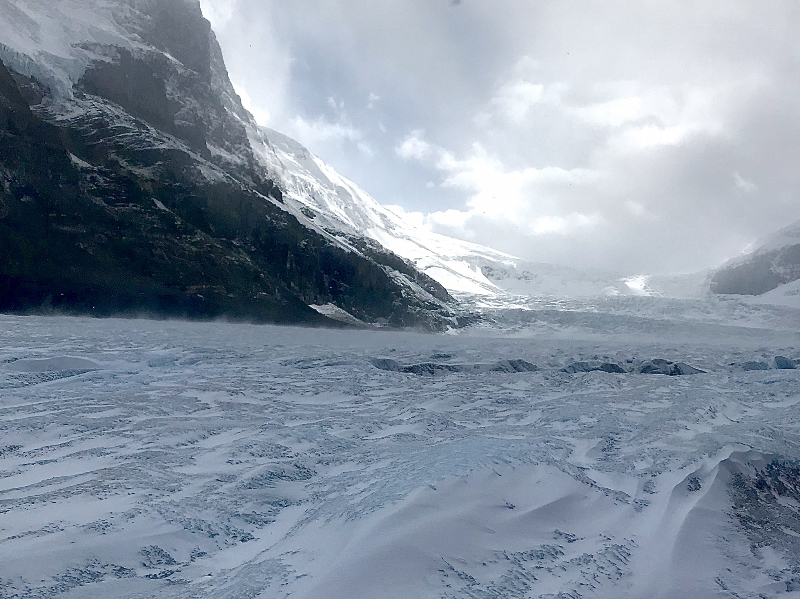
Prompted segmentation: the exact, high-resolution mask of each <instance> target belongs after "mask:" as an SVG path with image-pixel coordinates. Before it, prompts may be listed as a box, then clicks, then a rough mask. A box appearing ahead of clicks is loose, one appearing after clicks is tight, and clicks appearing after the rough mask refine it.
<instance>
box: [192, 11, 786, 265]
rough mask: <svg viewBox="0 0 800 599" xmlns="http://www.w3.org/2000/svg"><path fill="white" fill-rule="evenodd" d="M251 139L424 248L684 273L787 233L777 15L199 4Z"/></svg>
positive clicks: (782, 40)
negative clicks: (268, 131) (322, 165)
mask: <svg viewBox="0 0 800 599" xmlns="http://www.w3.org/2000/svg"><path fill="white" fill-rule="evenodd" d="M201 4H202V7H203V11H204V14H205V15H206V17H207V18H209V20H210V21H211V23H212V26H213V28H214V30H215V32H216V35H217V38H218V40H219V42H220V45H221V46H222V49H223V53H224V55H225V59H226V63H227V66H228V71H229V73H230V77H231V80H232V81H233V83H234V85H235V86H236V88H237V91H238V92H239V93H240V95H241V97H242V100H243V103H244V104H245V106H246V107H247V108H248V109H249V110H250V111H251V112H252V113H253V114H254V116H255V117H256V119H257V120H258V121H259V123H260V124H262V125H265V126H268V127H271V128H273V129H276V130H278V131H281V132H283V133H285V134H287V135H290V136H291V137H294V138H295V139H297V140H298V141H300V142H301V143H303V144H304V145H306V146H307V147H308V148H309V149H310V150H311V151H312V152H314V153H315V154H317V155H318V156H320V157H321V158H322V159H323V160H325V161H326V162H328V163H330V164H331V165H333V166H334V167H335V168H336V169H337V170H338V171H339V172H340V173H342V174H343V175H345V176H346V177H348V178H350V179H351V180H353V181H354V182H356V183H357V184H358V185H359V186H361V187H362V188H363V189H365V190H366V191H367V192H369V193H370V194H371V195H372V196H373V197H375V199H377V200H378V201H379V202H380V203H381V204H384V205H387V206H393V207H394V210H395V211H398V212H405V213H407V216H408V218H409V219H411V220H412V221H413V222H416V223H418V224H419V225H420V226H423V227H426V228H428V229H431V230H433V231H436V232H439V233H443V234H446V235H451V236H453V237H458V238H461V239H466V240H469V241H474V242H477V243H481V244H484V245H488V246H490V247H494V248H496V249H499V250H502V251H506V252H509V253H511V254H515V255H517V256H520V257H522V258H525V259H528V260H532V261H537V262H551V263H556V264H565V265H568V266H573V267H579V268H580V267H585V268H602V269H606V270H610V269H613V270H624V271H626V272H640V273H648V274H653V273H667V272H693V271H697V270H700V269H704V268H709V267H714V266H717V265H719V264H721V263H722V262H724V261H725V260H726V259H728V258H731V257H734V256H737V255H739V254H741V253H742V252H745V251H747V250H748V249H752V248H753V247H754V244H756V243H757V242H758V240H759V239H760V238H762V237H764V236H765V235H768V234H770V233H771V232H773V231H775V230H777V229H779V228H781V227H783V226H786V225H788V224H791V223H793V222H795V221H798V220H800V167H799V166H798V165H800V102H799V101H798V99H799V96H800V93H798V92H800V36H798V35H797V32H798V31H800V3H798V2H796V1H795V0H786V1H781V0H765V2H758V3H755V2H751V1H750V0H747V1H740V0H725V2H719V0H692V1H684V0H669V1H666V0H665V1H632V0H626V1H614V0H607V1H605V2H602V3H599V2H593V1H589V0H583V1H578V0H542V1H526V0H381V1H380V2H374V1H370V0H303V1H302V2H287V1H286V0H201Z"/></svg>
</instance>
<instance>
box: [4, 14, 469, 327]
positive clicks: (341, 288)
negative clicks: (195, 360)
mask: <svg viewBox="0 0 800 599" xmlns="http://www.w3.org/2000/svg"><path fill="white" fill-rule="evenodd" d="M120 6H121V7H124V6H125V2H123V0H120ZM125 19H128V20H129V21H130V22H127V21H125ZM120 21H121V22H125V23H127V25H126V26H128V27H129V29H130V30H131V31H134V32H135V33H136V34H137V35H138V36H139V38H140V39H141V40H143V42H144V43H145V44H150V45H151V48H150V49H148V48H147V47H144V49H143V48H139V47H137V48H136V49H125V48H120V47H115V46H93V47H92V48H91V51H92V52H93V53H94V54H95V55H97V56H100V57H102V59H99V60H97V61H96V62H95V63H93V64H92V65H90V66H89V68H88V69H87V71H86V72H85V74H84V76H83V77H82V78H81V79H80V81H79V83H78V84H77V85H76V88H75V97H74V98H63V97H60V96H59V97H56V96H53V95H51V94H50V91H49V90H48V89H47V88H45V87H44V86H42V85H40V84H39V83H38V82H37V81H35V80H33V79H27V78H25V77H23V76H22V75H20V74H18V73H11V72H9V70H8V69H7V68H6V67H5V66H3V65H2V63H0V240H2V243H0V310H4V311H39V310H58V311H63V312H68V313H88V314H97V315H113V314H150V315H164V316H176V317H189V318H215V317H220V316H225V317H229V318H233V319H244V320H249V321H256V322H283V323H308V324H314V325H322V324H324V325H331V326H342V325H341V324H337V323H335V322H334V321H332V320H331V319H328V318H326V317H324V316H322V315H321V314H319V313H317V312H316V311H314V310H312V309H311V308H309V307H308V304H327V303H333V304H336V305H337V306H339V307H340V308H342V309H344V310H346V311H348V312H349V313H351V314H352V315H353V316H355V317H356V318H358V319H359V320H362V321H364V322H368V323H375V322H381V323H386V324H388V325H390V326H394V327H418V328H423V329H428V330H441V329H443V328H446V327H448V326H452V325H455V326H457V325H458V320H457V319H455V318H454V317H452V316H451V313H450V311H449V308H448V307H447V302H450V301H452V300H451V298H450V296H449V295H448V294H447V292H446V290H444V288H442V287H441V286H440V285H439V284H438V283H436V282H435V281H432V280H431V279H429V278H428V277H426V276H425V275H424V274H423V273H420V272H419V271H417V270H416V269H414V268H413V267H412V266H411V265H409V264H408V263H407V262H405V261H404V260H402V259H401V258H399V257H397V256H395V255H394V254H391V253H390V252H388V251H386V250H384V249H383V248H377V247H374V246H372V245H370V244H368V243H366V242H365V243H364V244H363V248H362V250H363V251H359V250H358V248H356V250H355V251H350V250H348V249H345V248H344V247H343V246H342V245H340V244H336V243H335V242H333V241H332V240H331V239H329V238H327V237H325V236H323V235H322V234H321V233H319V232H317V231H315V230H312V229H309V228H306V227H305V226H303V225H302V224H301V223H300V222H298V220H297V219H296V218H295V217H294V216H292V215H291V214H289V213H288V212H286V211H284V210H283V209H282V208H281V203H280V200H281V197H282V193H281V190H280V189H279V188H278V187H277V186H276V185H275V183H274V182H272V181H270V180H269V179H267V178H265V176H264V174H263V171H261V170H259V169H258V168H256V167H255V159H254V157H253V154H252V150H251V148H250V146H249V141H248V139H247V132H246V129H245V127H244V125H243V124H242V121H243V120H244V119H248V118H250V117H249V115H248V114H247V113H246V111H244V109H243V108H242V106H241V102H240V101H239V99H238V97H237V96H236V94H235V92H234V91H233V88H232V86H231V84H230V81H229V80H228V78H227V73H226V72H225V70H224V63H223V61H222V55H221V52H220V51H219V46H218V45H217V44H216V40H215V39H214V36H213V33H212V32H211V30H210V25H209V24H208V21H206V20H205V19H204V18H203V17H202V14H201V12H200V8H199V4H198V3H197V2H195V1H193V0H136V1H135V2H133V1H132V2H131V3H130V7H128V8H126V9H125V10H122V9H121V12H120ZM157 50H160V51H157ZM164 52H167V53H168V55H165V54H164ZM29 105H30V106H29ZM418 289H422V290H423V292H417V291H416V290H418Z"/></svg>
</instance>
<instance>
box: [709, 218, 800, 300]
mask: <svg viewBox="0 0 800 599" xmlns="http://www.w3.org/2000/svg"><path fill="white" fill-rule="evenodd" d="M799 279H800V222H796V223H794V224H792V225H789V226H788V227H785V228H783V229H781V230H780V231H778V232H776V233H774V234H773V235H771V236H769V237H767V238H766V239H763V240H762V241H761V242H759V244H758V247H757V249H755V250H754V251H752V252H750V253H748V254H746V255H744V256H740V257H738V258H734V259H733V260H730V261H729V262H727V263H726V264H724V265H722V266H721V267H720V268H719V269H718V270H717V271H716V272H715V273H714V274H713V276H712V278H711V291H712V293H718V294H736V295H759V296H760V295H763V294H766V293H767V292H772V291H773V290H776V292H775V293H772V295H773V296H775V295H776V293H779V288H781V287H782V286H784V285H787V284H790V283H793V282H795V281H797V280H799ZM776 297H777V296H776Z"/></svg>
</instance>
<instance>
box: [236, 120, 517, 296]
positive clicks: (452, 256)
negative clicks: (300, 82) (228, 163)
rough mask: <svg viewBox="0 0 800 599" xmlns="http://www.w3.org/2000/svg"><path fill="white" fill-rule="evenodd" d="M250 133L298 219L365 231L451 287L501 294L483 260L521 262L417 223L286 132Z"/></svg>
mask: <svg viewBox="0 0 800 599" xmlns="http://www.w3.org/2000/svg"><path fill="white" fill-rule="evenodd" d="M248 135H249V138H250V142H251V146H252V148H253V151H254V153H255V155H256V158H257V159H258V160H259V161H260V163H261V164H262V165H263V167H264V168H265V169H266V171H267V173H268V175H269V176H270V177H273V178H275V179H276V180H277V181H279V182H280V184H281V186H282V188H283V192H284V193H283V197H284V201H285V202H286V205H287V208H288V209H290V210H291V211H292V212H293V213H295V214H296V215H297V216H298V218H300V219H301V220H304V221H305V222H306V223H308V224H309V226H314V227H319V228H321V229H323V230H325V231H326V232H328V233H329V234H332V235H334V236H337V237H340V238H345V239H346V238H348V237H350V236H360V235H366V236H367V237H369V238H370V239H372V240H373V241H375V242H377V243H378V244H380V245H381V246H383V247H385V248H386V249H389V250H390V251H392V252H394V253H396V254H397V255H399V256H402V257H403V258H405V259H406V260H409V261H411V262H412V263H414V265H415V266H416V267H417V268H418V269H420V270H422V271H423V272H425V273H426V274H427V275H429V276H430V277H431V278H433V279H435V280H437V281H438V282H439V283H441V284H442V285H444V287H446V288H447V289H448V290H449V291H454V292H464V293H474V294H482V295H486V294H488V295H499V294H502V293H503V290H502V289H500V288H499V287H498V286H497V285H495V284H494V283H493V282H491V281H490V280H489V279H488V278H487V277H486V276H485V275H484V274H483V272H482V271H481V267H480V266H479V263H486V264H493V265H495V266H498V267H499V266H504V267H506V268H514V267H515V266H516V265H517V264H519V263H521V262H522V261H521V260H520V259H519V258H517V257H515V256H512V255H510V254H505V253H503V252H499V251H497V250H493V249H491V248H487V247H484V246H481V245H478V244H475V243H470V242H468V241H462V240H458V239H454V238H451V237H447V236H444V235H440V234H438V233H434V232H432V231H429V230H427V229H424V228H419V227H417V226H416V225H414V224H412V223H410V222H409V221H408V220H407V219H406V218H404V217H403V216H402V215H399V214H397V213H395V212H393V211H392V210H389V209H388V208H385V207H384V206H381V205H380V204H379V203H378V202H377V201H376V200H375V199H374V198H373V197H372V196H370V195H369V194H368V193H367V192H365V191H364V190H362V189H361V188H360V187H359V186H358V185H356V184H355V183H353V182H352V181H350V180H349V179H347V178H346V177H343V176H342V175H340V174H339V173H338V172H336V170H335V169H334V168H333V167H332V166H330V165H329V164H327V163H326V162H324V161H323V160H321V159H320V158H319V157H317V156H315V155H314V154H312V153H311V152H310V151H309V150H308V149H307V148H305V147H304V146H303V145H302V144H300V143H298V142H297V141H295V140H293V139H291V138H289V137H287V136H286V135H284V134H282V133H279V132H277V131H274V130H272V129H268V128H266V127H256V126H253V125H251V126H249V127H248Z"/></svg>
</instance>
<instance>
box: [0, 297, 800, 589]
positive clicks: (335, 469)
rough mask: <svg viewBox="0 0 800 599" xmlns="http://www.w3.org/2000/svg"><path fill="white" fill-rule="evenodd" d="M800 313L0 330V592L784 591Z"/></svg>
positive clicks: (798, 480)
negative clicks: (671, 366)
mask: <svg viewBox="0 0 800 599" xmlns="http://www.w3.org/2000/svg"><path fill="white" fill-rule="evenodd" d="M798 323H800V313H799V312H798V310H797V308H792V307H785V306H778V305H766V304H754V303H749V302H746V301H743V300H733V299H729V298H725V299H714V298H707V299H704V300H694V301H693V300H675V299H668V298H657V297H646V296H645V297H634V296H627V297H626V296H617V297H608V296H606V297H601V298H596V299H595V300H591V301H589V300H581V299H573V300H563V301H560V302H555V303H554V302H550V301H547V300H544V299H542V298H538V299H534V298H531V299H530V300H529V301H528V303H527V304H524V305H523V304H520V305H517V306H507V307H505V308H498V307H484V308H483V318H482V320H481V321H480V322H479V323H476V324H474V325H472V326H470V327H467V328H465V329H461V330H458V331H455V330H454V331H451V332H450V333H449V334H437V335H432V334H419V333H410V332H389V331H377V330H376V331H332V330H316V329H309V328H292V327H278V326H255V325H242V324H227V323H222V322H219V323H202V324H201V323H186V322H178V321H148V320H119V319H104V320H101V319H84V318H74V317H61V316H52V317H41V316H27V317H26V316H0V338H1V341H2V343H1V344H0V347H2V350H0V597H2V598H3V599H10V598H12V597H13V598H19V597H37V598H44V597H48V598H50V597H58V598H59V599H68V598H77V597H81V598H85V597H120V598H131V599H132V598H145V597H147V598H189V597H192V598H194V597H209V598H211V597H213V598H245V597H249V598H254V597H259V598H262V599H272V598H288V597H293V598H296V597H301V598H309V599H310V598H340V597H350V598H373V597H418V598H437V599H438V598H466V597H469V598H476V597H477V598H488V597H536V598H540V597H541V598H544V597H547V598H553V597H562V598H564V597H617V598H627V597H629V598H637V597H664V598H667V597H669V598H672V597H675V598H677V597H696V598H706V597H708V598H711V597H752V598H756V597H782V596H787V597H789V596H795V595H796V594H797V592H799V591H800V574H799V573H798V568H799V567H800V564H798V561H797V560H798V555H800V444H799V443H800V436H799V435H798V422H800V384H799V383H800V369H796V368H786V367H785V366H786V364H787V363H788V364H790V365H795V364H800V335H799V334H798V327H797V324H798ZM776 356H781V357H783V358H784V360H785V361H783V362H776ZM654 359H664V360H667V361H672V362H684V363H686V364H690V365H692V366H693V367H696V368H697V369H699V370H702V371H704V372H703V373H701V374H693V375H691V376H665V375H659V374H645V373H644V372H646V370H645V369H642V368H637V365H639V364H642V363H643V361H647V360H654ZM380 360H384V362H385V363H389V362H390V361H393V362H396V363H398V364H401V365H409V364H420V363H435V364H439V365H442V366H446V365H460V366H462V367H463V366H464V365H470V364H472V365H486V364H498V363H499V364H502V363H505V364H510V363H511V362H512V361H514V360H524V361H525V362H526V363H528V364H530V365H535V367H536V368H535V370H534V369H528V368H527V367H526V368H525V369H519V370H518V369H515V368H484V367H481V368H475V369H474V370H472V371H471V370H469V369H466V368H453V369H447V368H441V369H435V370H431V371H430V372H428V373H427V374H426V371H424V369H417V373H414V372H408V373H406V372H399V371H396V370H391V369H381V368H378V367H376V365H375V364H376V363H377V362H379V361H380ZM503 361H506V362H503ZM787 361H788V362H787ZM599 362H604V363H613V364H616V365H618V366H619V367H620V368H619V372H604V371H602V370H595V371H590V372H582V371H581V370H580V368H578V369H577V370H576V369H575V368H570V366H574V365H575V364H581V363H589V364H591V363H599ZM752 364H761V365H763V369H762V368H761V367H759V368H758V369H753V367H752ZM778 365H783V367H782V368H778ZM640 372H641V373H640Z"/></svg>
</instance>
